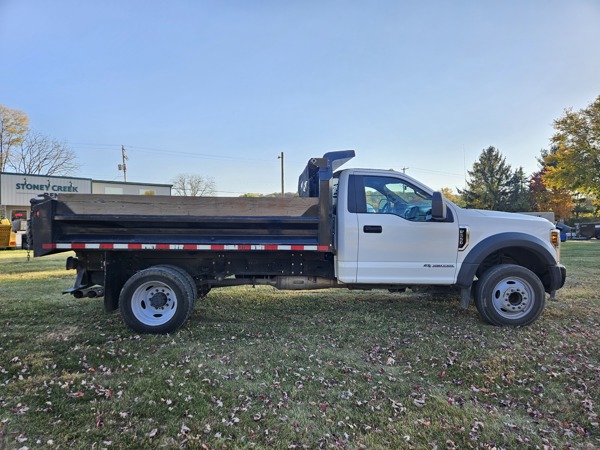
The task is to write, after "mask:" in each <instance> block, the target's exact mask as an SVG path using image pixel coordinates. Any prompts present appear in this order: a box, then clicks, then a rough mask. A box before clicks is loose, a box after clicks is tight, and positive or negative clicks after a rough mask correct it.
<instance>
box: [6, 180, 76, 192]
mask: <svg viewBox="0 0 600 450" xmlns="http://www.w3.org/2000/svg"><path fill="white" fill-rule="evenodd" d="M15 189H16V190H17V191H18V190H27V191H35V192H39V191H42V192H56V193H58V192H69V193H74V192H79V186H73V182H72V181H70V182H69V184H68V185H61V184H52V183H51V182H50V180H48V182H47V184H37V183H36V184H34V183H28V182H27V178H23V182H22V183H15Z"/></svg>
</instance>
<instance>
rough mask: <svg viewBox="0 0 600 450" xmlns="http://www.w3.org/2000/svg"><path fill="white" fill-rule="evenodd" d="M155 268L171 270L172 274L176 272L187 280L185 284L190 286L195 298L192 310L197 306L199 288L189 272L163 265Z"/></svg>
mask: <svg viewBox="0 0 600 450" xmlns="http://www.w3.org/2000/svg"><path fill="white" fill-rule="evenodd" d="M153 267H164V268H165V269H168V270H171V271H172V272H175V273H177V274H178V275H179V276H181V277H182V278H183V279H184V280H185V282H186V283H187V284H188V285H189V286H190V289H191V290H192V293H193V298H194V306H193V307H192V309H193V308H194V307H195V306H196V299H197V298H198V286H196V283H195V282H194V279H193V278H192V276H191V275H190V274H189V273H188V272H187V270H185V269H182V268H181V267H177V266H172V265H171V264H161V265H158V266H153Z"/></svg>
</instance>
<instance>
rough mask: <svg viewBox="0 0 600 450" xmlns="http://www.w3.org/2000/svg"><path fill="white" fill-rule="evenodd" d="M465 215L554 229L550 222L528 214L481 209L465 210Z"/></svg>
mask: <svg viewBox="0 0 600 450" xmlns="http://www.w3.org/2000/svg"><path fill="white" fill-rule="evenodd" d="M464 211H466V212H467V213H470V214H467V215H471V217H476V216H479V217H486V218H488V219H495V220H511V221H514V220H518V221H520V222H522V223H530V224H531V226H535V225H534V224H535V223H537V224H538V225H540V226H544V225H545V226H550V227H551V228H554V224H553V223H552V222H550V221H549V220H548V219H544V218H543V217H537V216H530V215H528V214H519V213H511V212H502V211H487V210H483V209H466V210H464Z"/></svg>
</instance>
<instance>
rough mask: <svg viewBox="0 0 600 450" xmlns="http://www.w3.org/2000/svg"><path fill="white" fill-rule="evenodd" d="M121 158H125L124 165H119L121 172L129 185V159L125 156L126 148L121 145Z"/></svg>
mask: <svg viewBox="0 0 600 450" xmlns="http://www.w3.org/2000/svg"><path fill="white" fill-rule="evenodd" d="M121 156H122V157H123V164H119V170H122V171H123V180H124V181H125V183H127V163H126V162H125V161H127V160H128V159H129V158H128V157H127V155H126V154H125V146H124V145H121Z"/></svg>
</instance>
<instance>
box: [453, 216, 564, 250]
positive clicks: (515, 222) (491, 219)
mask: <svg viewBox="0 0 600 450" xmlns="http://www.w3.org/2000/svg"><path fill="white" fill-rule="evenodd" d="M459 222H460V224H461V225H466V226H468V227H469V228H470V229H471V233H474V234H475V235H476V239H475V240H476V241H477V240H481V239H484V238H485V237H487V236H490V235H492V234H497V233H504V232H522V233H527V234H531V235H534V236H537V237H538V238H540V239H541V240H542V241H544V242H548V240H549V236H550V230H553V229H554V228H555V226H554V224H553V223H552V222H550V221H549V220H547V219H544V218H543V217H536V216H529V215H526V214H518V213H509V212H501V211H486V210H480V209H460V211H459Z"/></svg>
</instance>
